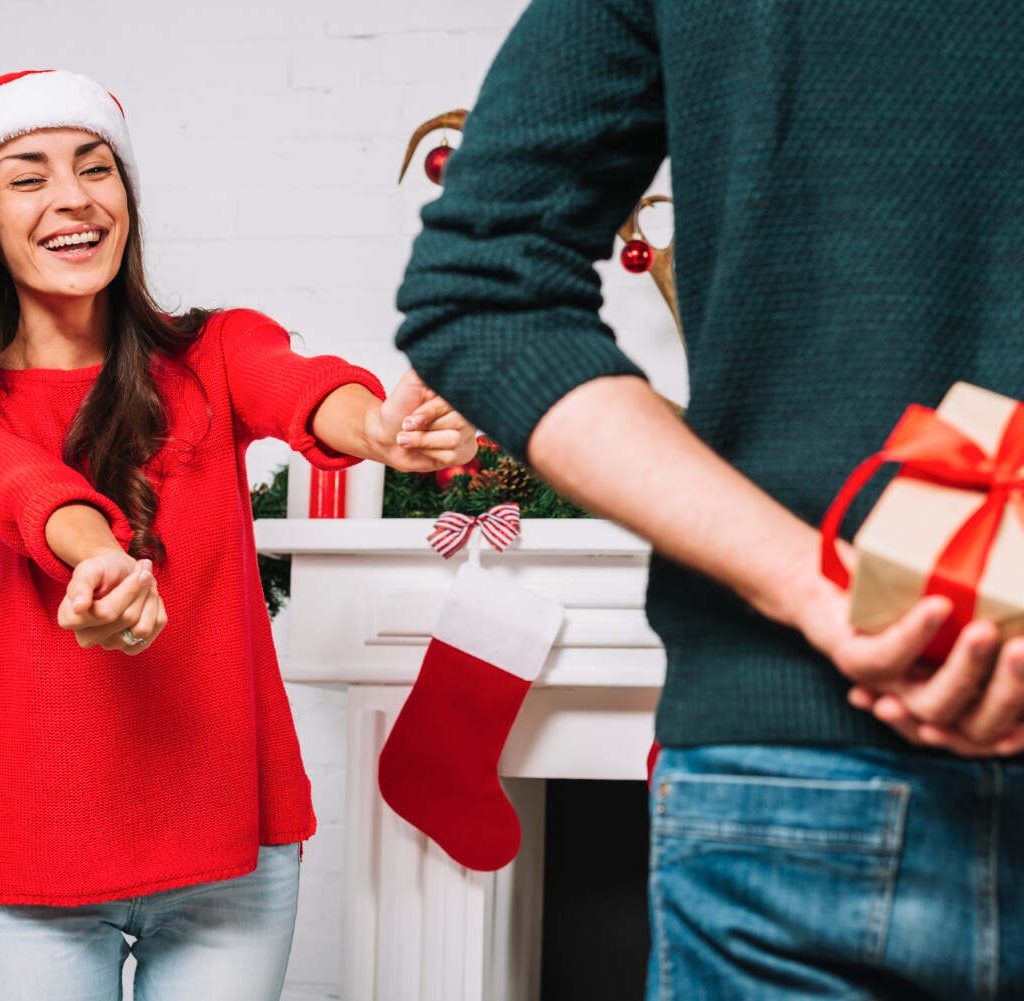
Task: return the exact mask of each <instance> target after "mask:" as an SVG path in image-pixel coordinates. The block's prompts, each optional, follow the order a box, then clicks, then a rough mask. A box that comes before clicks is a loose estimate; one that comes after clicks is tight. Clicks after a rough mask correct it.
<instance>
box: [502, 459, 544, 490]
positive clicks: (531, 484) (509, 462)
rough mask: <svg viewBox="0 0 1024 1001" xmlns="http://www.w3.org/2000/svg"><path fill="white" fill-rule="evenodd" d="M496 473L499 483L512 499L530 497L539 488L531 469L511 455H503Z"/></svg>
mask: <svg viewBox="0 0 1024 1001" xmlns="http://www.w3.org/2000/svg"><path fill="white" fill-rule="evenodd" d="M495 473H496V474H497V482H498V485H499V486H500V487H501V489H502V490H503V491H504V492H505V493H506V494H507V495H508V497H509V499H510V500H519V499H522V498H524V497H529V496H530V495H531V494H532V493H533V492H534V490H536V488H537V481H536V480H534V478H533V476H532V475H531V474H530V471H529V470H528V469H527V468H526V467H525V466H523V465H521V464H520V463H518V462H516V460H515V459H513V458H511V457H510V456H503V457H502V458H501V459H499V460H498V466H497V468H496V469H495Z"/></svg>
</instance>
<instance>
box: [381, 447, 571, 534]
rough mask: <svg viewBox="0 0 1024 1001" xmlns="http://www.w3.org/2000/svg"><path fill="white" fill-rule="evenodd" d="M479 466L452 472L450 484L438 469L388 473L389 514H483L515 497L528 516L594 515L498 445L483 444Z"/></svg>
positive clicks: (386, 506) (386, 509)
mask: <svg viewBox="0 0 1024 1001" xmlns="http://www.w3.org/2000/svg"><path fill="white" fill-rule="evenodd" d="M477 459H478V460H479V462H480V471H479V472H477V473H475V474H468V473H460V474H458V475H456V476H453V477H452V479H451V482H450V483H449V485H448V487H447V489H445V490H442V489H440V488H439V487H438V485H437V481H436V480H435V478H434V474H433V473H400V472H398V471H397V470H395V469H391V468H390V467H389V468H388V469H387V470H385V473H384V517H385V518H436V517H437V516H438V515H440V514H443V513H444V512H445V511H457V512H458V513H459V514H469V515H477V514H482V513H483V512H484V511H487V510H488V509H489V508H492V507H494V505H495V504H503V503H506V502H508V501H516V502H517V503H518V504H519V513H520V515H521V516H522V517H523V518H589V517H590V515H589V514H588V513H587V512H586V511H584V510H583V508H581V507H579V506H578V505H576V504H574V503H573V502H572V501H570V500H566V499H565V498H564V497H562V496H561V495H560V494H557V493H556V492H555V491H554V490H552V489H551V487H549V486H548V485H547V484H546V483H545V482H544V481H543V480H540V479H538V478H537V477H536V476H534V475H533V473H531V472H530V470H529V469H527V468H526V466H524V465H522V464H521V463H519V462H517V461H516V460H515V459H513V458H512V456H510V455H509V454H508V453H507V452H504V451H502V450H501V449H500V448H499V447H497V446H496V445H490V444H484V445H481V447H480V450H479V451H478V452H477Z"/></svg>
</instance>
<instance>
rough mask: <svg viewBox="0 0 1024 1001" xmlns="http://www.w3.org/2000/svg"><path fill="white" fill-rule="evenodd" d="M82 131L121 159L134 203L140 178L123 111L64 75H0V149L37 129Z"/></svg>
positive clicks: (84, 82)
mask: <svg viewBox="0 0 1024 1001" xmlns="http://www.w3.org/2000/svg"><path fill="white" fill-rule="evenodd" d="M58 128H70V129H84V130H85V131H86V132H92V133H95V134H96V135H98V136H99V137H100V138H101V139H103V140H104V141H105V142H106V143H107V145H108V146H110V148H111V149H112V150H113V151H114V152H115V153H116V154H117V155H118V156H119V157H120V159H121V162H122V163H123V164H124V168H125V170H126V171H127V173H128V178H129V180H130V181H131V185H132V190H133V191H134V192H135V195H136V197H138V193H139V173H138V166H137V164H136V162H135V154H134V153H133V152H132V142H131V139H130V137H129V136H128V126H127V124H126V123H125V118H124V109H123V108H122V107H121V103H120V101H118V99H117V98H116V97H114V95H113V94H110V93H108V92H107V91H105V90H104V89H103V88H102V87H101V86H100V85H99V84H98V83H96V82H95V81H94V80H90V79H89V77H87V76H82V75H81V74H80V73H70V72H68V71H67V70H22V71H21V72H20V73H8V74H6V75H0V145H3V144H4V143H5V142H7V140H8V139H14V138H15V137H17V136H23V135H25V134H26V133H29V132H35V131H36V130H37V129H58Z"/></svg>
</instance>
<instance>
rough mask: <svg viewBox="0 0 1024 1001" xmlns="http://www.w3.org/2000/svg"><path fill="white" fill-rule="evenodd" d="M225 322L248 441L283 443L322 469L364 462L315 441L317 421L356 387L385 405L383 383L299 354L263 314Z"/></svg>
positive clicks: (238, 313) (343, 364)
mask: <svg viewBox="0 0 1024 1001" xmlns="http://www.w3.org/2000/svg"><path fill="white" fill-rule="evenodd" d="M219 319H220V339H221V349H222V351H223V355H224V368H225V372H226V375H227V382H228V391H229V393H230V394H231V404H232V408H233V410H234V414H235V419H236V421H237V422H238V423H239V424H240V425H241V427H242V432H243V434H244V435H245V437H246V440H247V441H255V440H256V439H258V438H280V439H281V440H282V441H286V442H288V444H289V445H290V446H291V447H292V448H293V449H294V450H295V451H296V452H300V453H302V455H304V456H305V457H306V459H308V460H309V461H310V462H311V463H312V464H313V465H314V466H316V467H318V468H319V469H345V468H346V467H347V466H351V465H354V464H355V463H357V462H360V461H361V459H360V458H359V457H357V456H352V455H345V454H343V453H341V452H336V451H334V449H332V448H330V447H329V446H328V445H326V444H324V443H323V442H321V441H319V440H318V439H317V438H316V437H314V435H313V432H312V420H313V415H314V414H315V412H316V409H317V407H318V406H319V405H320V403H321V402H322V401H323V399H324V398H325V397H326V396H328V395H330V393H331V392H333V391H334V390H335V389H337V388H338V387H339V386H345V385H349V384H351V383H358V384H359V385H361V386H365V387H366V388H367V389H368V390H370V392H371V393H373V394H374V395H375V396H376V397H378V398H379V399H381V400H383V399H384V396H385V393H384V387H383V386H382V385H381V383H380V380H379V379H378V378H377V377H376V376H375V375H374V374H373V373H372V372H369V371H367V370H366V369H365V368H360V367H359V366H358V365H350V364H349V363H348V362H347V361H344V360H343V359H341V358H336V357H334V356H333V355H318V356H317V357H314V358H306V357H303V356H302V355H299V354H296V353H295V352H294V351H292V348H291V337H290V335H289V333H288V331H287V330H285V329H284V327H282V326H281V325H280V324H278V323H275V322H274V321H273V320H271V319H270V318H269V317H267V316H264V315H263V314H262V313H258V312H255V311H254V310H250V309H233V310H229V311H228V312H226V313H224V314H222V316H221V317H220V318H219Z"/></svg>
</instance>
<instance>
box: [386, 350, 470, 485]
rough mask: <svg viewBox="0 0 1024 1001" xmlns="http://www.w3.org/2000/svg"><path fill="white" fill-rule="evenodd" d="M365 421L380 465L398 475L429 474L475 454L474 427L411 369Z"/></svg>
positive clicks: (465, 460)
mask: <svg viewBox="0 0 1024 1001" xmlns="http://www.w3.org/2000/svg"><path fill="white" fill-rule="evenodd" d="M366 421H367V426H366V434H367V437H368V438H369V439H370V441H372V442H373V443H374V444H375V447H376V449H377V450H378V451H379V453H380V456H381V461H382V462H384V463H386V464H387V465H389V466H392V467H394V468H395V469H400V470H401V471H402V472H406V473H432V472H435V471H436V470H438V469H445V468H446V467H448V466H458V465H462V464H463V463H466V462H469V460H470V459H472V458H473V456H474V455H476V428H475V427H474V426H473V425H472V424H470V423H469V422H468V421H467V420H466V418H465V417H463V416H462V414H460V413H457V412H456V411H455V410H453V409H452V407H451V405H450V404H449V403H447V402H446V401H445V400H443V399H441V397H440V396H438V395H437V393H435V392H434V391H433V390H432V389H430V388H429V387H428V386H427V385H426V384H425V383H424V382H423V381H422V380H421V379H420V377H419V376H418V375H417V374H416V373H415V372H414V371H413V370H412V369H409V371H408V372H406V373H405V375H403V376H402V378H401V379H400V380H399V381H398V385H397V386H395V389H394V391H393V392H392V393H391V395H390V396H389V397H388V398H387V400H385V401H384V403H382V404H381V405H380V408H379V409H376V408H375V409H372V410H370V411H369V412H368V413H367V418H366Z"/></svg>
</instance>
